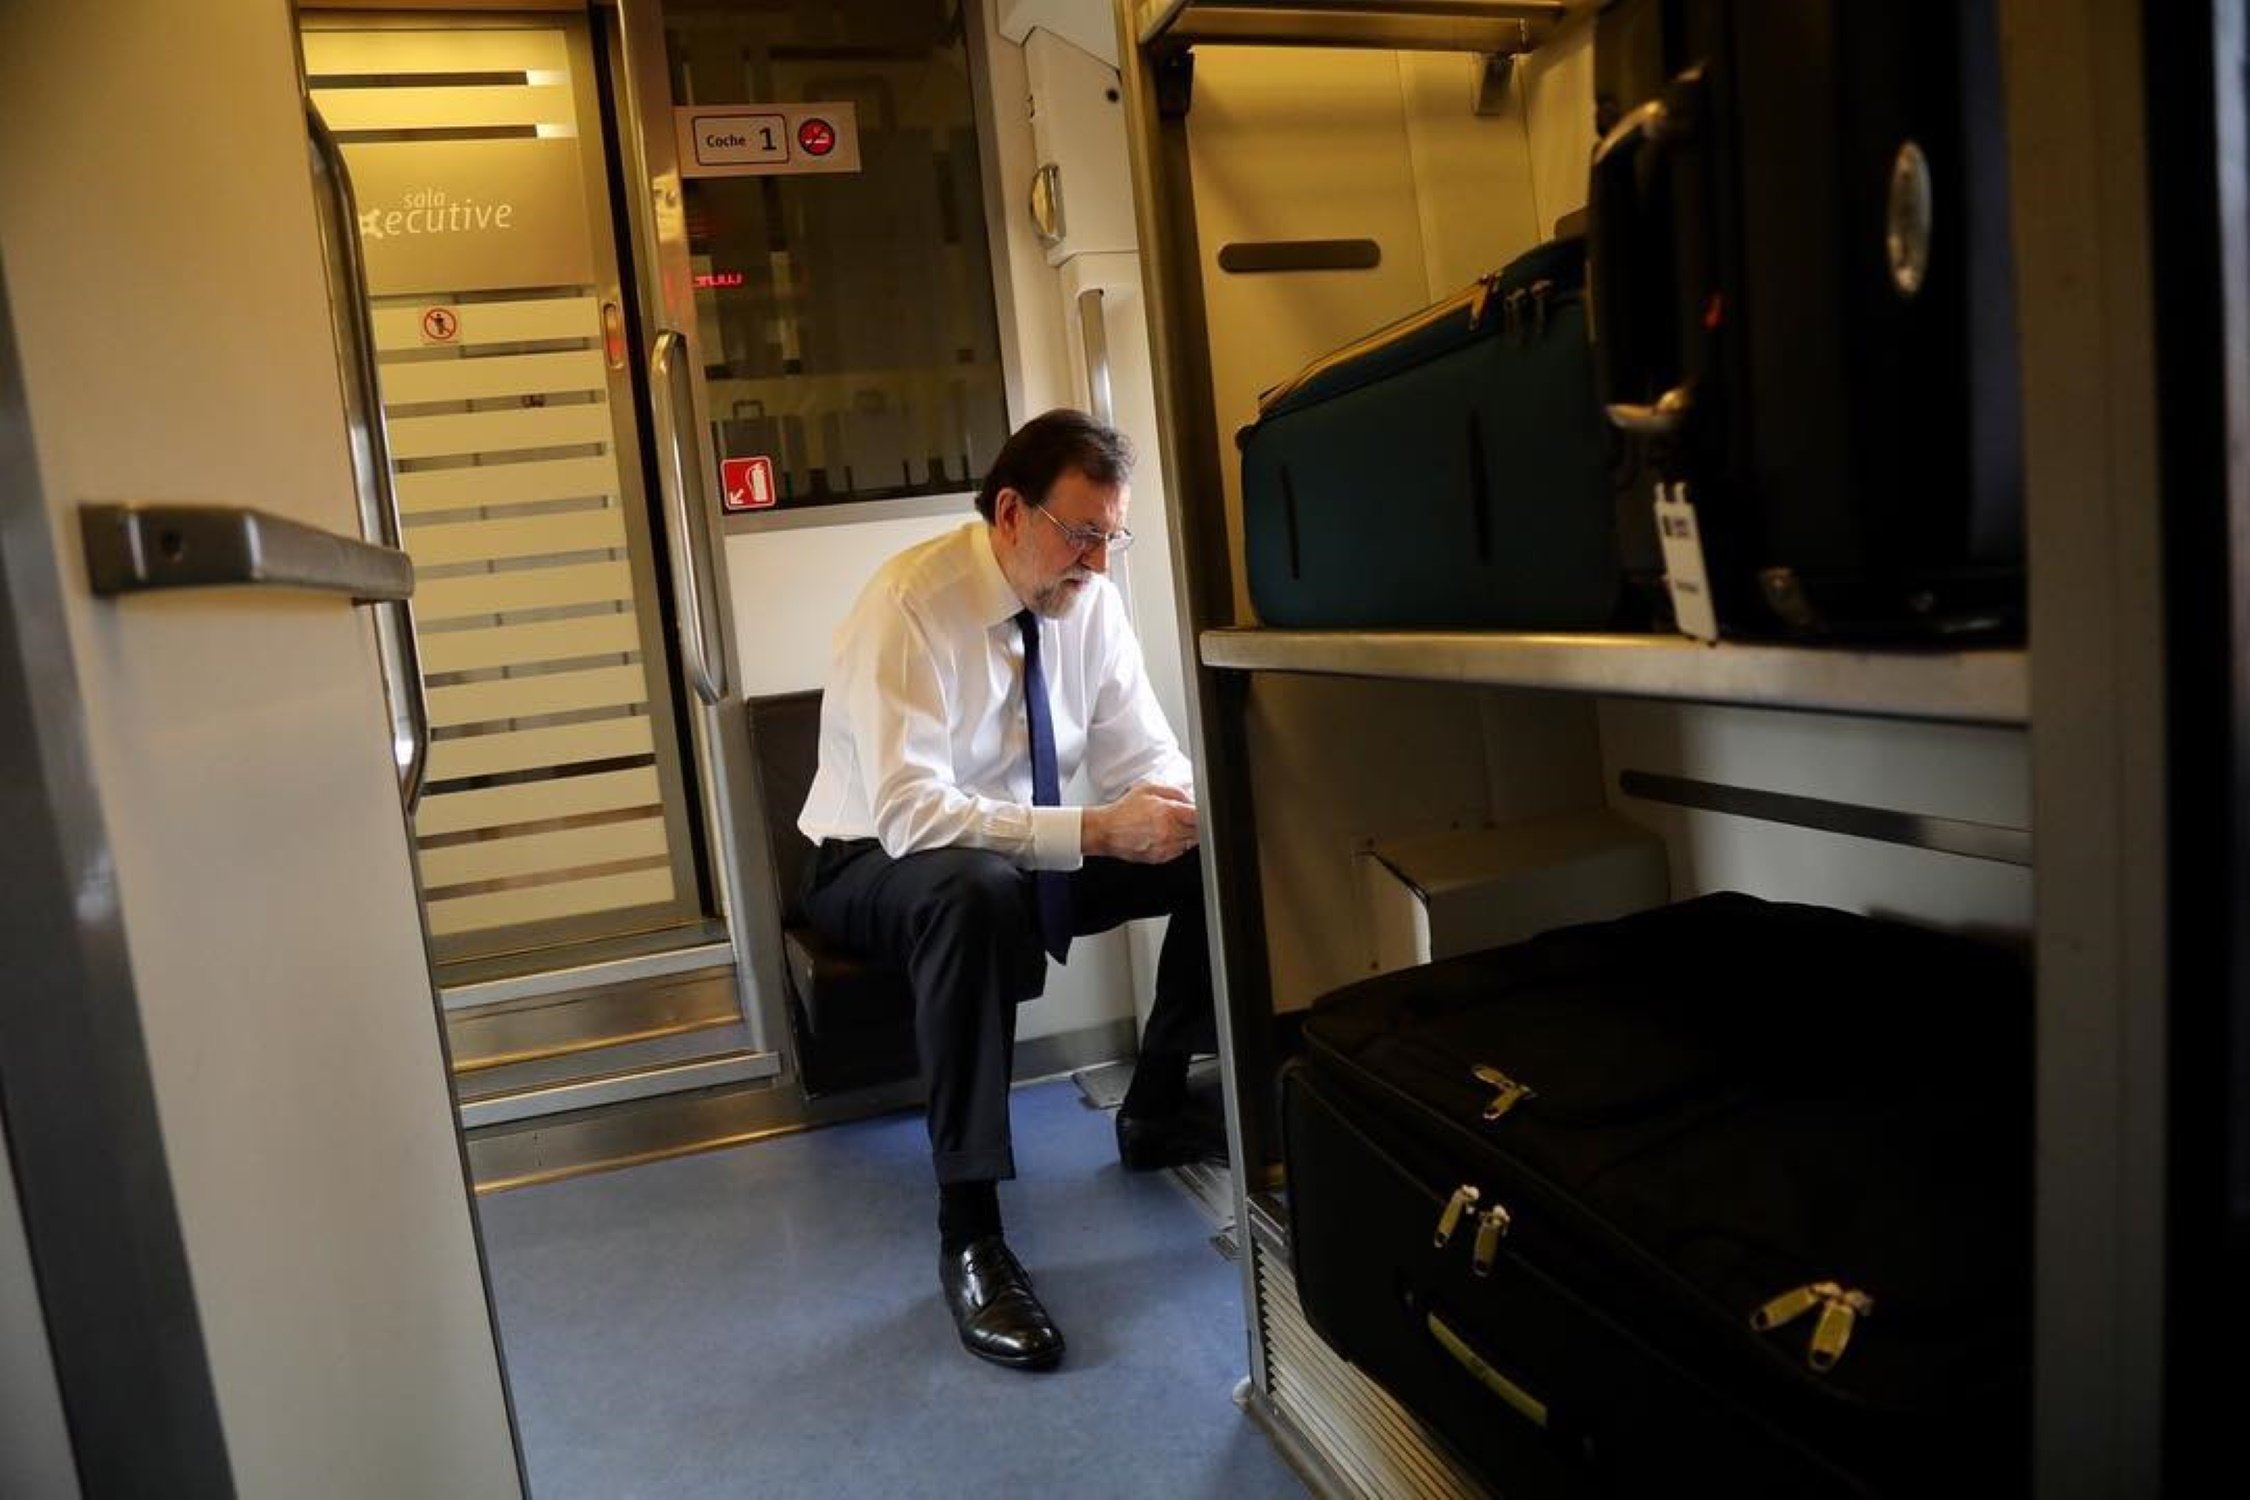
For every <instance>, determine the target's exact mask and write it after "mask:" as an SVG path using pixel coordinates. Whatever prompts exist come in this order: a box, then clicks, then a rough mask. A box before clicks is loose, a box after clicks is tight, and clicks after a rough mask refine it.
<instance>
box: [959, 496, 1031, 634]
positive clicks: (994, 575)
mask: <svg viewBox="0 0 2250 1500" xmlns="http://www.w3.org/2000/svg"><path fill="white" fill-rule="evenodd" d="M969 531H970V541H969V551H970V552H971V553H972V554H973V555H974V557H975V561H974V563H973V564H972V565H971V570H972V577H973V578H974V580H975V584H974V587H975V589H976V600H977V615H978V618H980V619H982V620H983V621H984V623H985V626H986V628H987V629H990V628H991V627H993V626H995V625H1004V624H1007V623H1008V622H1010V621H1012V620H1014V619H1015V617H1016V616H1017V615H1019V614H1021V613H1023V611H1024V610H1025V609H1026V608H1027V607H1028V606H1026V605H1025V604H1024V602H1023V601H1022V600H1021V599H1019V598H1017V597H1016V589H1015V585H1014V584H1012V583H1010V582H1008V575H1007V574H1005V573H1003V572H1001V571H1000V559H999V558H998V557H996V556H994V555H993V551H992V542H993V531H992V523H991V522H989V521H985V520H982V519H979V520H976V521H971V522H970V523H969Z"/></svg>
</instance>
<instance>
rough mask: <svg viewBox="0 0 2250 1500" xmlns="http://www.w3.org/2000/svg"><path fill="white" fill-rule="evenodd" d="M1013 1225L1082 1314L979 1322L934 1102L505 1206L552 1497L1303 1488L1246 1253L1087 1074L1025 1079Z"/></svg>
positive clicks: (534, 1454)
mask: <svg viewBox="0 0 2250 1500" xmlns="http://www.w3.org/2000/svg"><path fill="white" fill-rule="evenodd" d="M1014 1109H1015V1116H1014V1118H1015V1134H1016V1165H1017V1170H1018V1173H1019V1175H1018V1177H1017V1178H1016V1180H1015V1181H1014V1182H1012V1183H1005V1184H1003V1185H1002V1187H1001V1199H1000V1201H1001V1210H1002V1212H1003V1214H1004V1215H1005V1216H1006V1219H1007V1223H1008V1239H1009V1243H1010V1244H1011V1245H1013V1246H1014V1247H1015V1250H1016V1253H1017V1254H1018V1256H1020V1257H1021V1258H1022V1260H1023V1262H1024V1264H1025V1265H1026V1266H1027V1267H1028V1268H1029V1269H1030V1271H1031V1274H1032V1277H1033V1279H1034V1280H1035V1281H1036V1282H1037V1283H1038V1287H1039V1293H1040V1296H1041V1298H1042V1299H1043V1300H1044V1301H1045V1302H1046V1304H1047V1307H1048V1310H1049V1311H1050V1312H1052V1313H1053V1314H1054V1317H1055V1320H1056V1321H1057V1322H1058V1323H1059V1324H1060V1325H1061V1326H1062V1329H1063V1332H1064V1335H1065V1337H1066V1338H1067V1339H1068V1340H1069V1345H1070V1348H1069V1353H1068V1355H1067V1356H1066V1358H1065V1359H1064V1362H1063V1365H1062V1367H1061V1368H1060V1369H1059V1370H1056V1371H1053V1372H1051V1373H1048V1374H1024V1373H1021V1372H1018V1371H1012V1370H1003V1369H1000V1368H997V1367H995V1366H991V1365H987V1364H984V1363H982V1362H980V1361H978V1360H975V1359H972V1358H971V1357H970V1356H969V1355H968V1354H967V1353H965V1352H964V1351H963V1350H962V1349H961V1347H960V1345H959V1344H958V1343H957V1342H955V1339H954V1334H953V1325H952V1321H951V1319H950V1318H948V1317H947V1315H946V1312H945V1306H944V1303H943V1301H942V1300H941V1298H940V1296H939V1293H938V1285H937V1231H936V1209H935V1203H936V1194H935V1189H934V1188H933V1187H932V1186H931V1179H930V1169H929V1153H928V1146H927V1144H926V1140H925V1137H924V1135H923V1131H922V1123H921V1120H920V1119H919V1117H917V1116H912V1115H901V1116H891V1117H889V1118H885V1119H880V1120H871V1121H864V1122H861V1123H858V1124H853V1125H845V1126H838V1127H833V1128H830V1129H827V1130H820V1131H813V1132H810V1133H807V1134H804V1135H796V1136H789V1137H785V1138H782V1139H778V1140H773V1141H766V1142H760V1143H757V1144H754V1145H749V1146H743V1147H737V1148H734V1149H731V1150H726V1151H717V1152H711V1153H708V1154H706V1155H702V1156H693V1157H686V1158H683V1159H680V1160H677V1161H668V1162H659V1163H655V1164H653V1165H649V1166H644V1167H638V1168H634V1169H632V1170H629V1171H622V1172H611V1173H605V1174H601V1175H597V1176H591V1177H582V1178H576V1179H573V1180H570V1181H566V1182H559V1183H553V1184H549V1185H547V1186H544V1187H533V1188H521V1189H517V1190H515V1191H513V1192H507V1193H501V1194H498V1195H496V1196H493V1197H489V1198H486V1199H484V1200H483V1201H482V1203H481V1205H480V1212H481V1214H482V1217H483V1221H484V1230H485V1243H486V1249H487V1251H488V1253H489V1255H490V1257H491V1264H492V1281H493V1292H494V1296H495V1298H496V1299H497V1301H498V1304H499V1311H500V1327H501V1335H502V1341H503V1343H504V1345H505V1347H506V1352H507V1362H508V1374H509V1380H510V1384H511V1386H512V1388H513V1391H514V1395H515V1403H516V1414H517V1417H518V1420H519V1421H520V1423H521V1426H522V1431H523V1445H524V1457H525V1462H526V1464H527V1466H528V1468H529V1470H530V1475H531V1487H532V1494H533V1496H534V1497H535V1500H573V1497H585V1500H669V1497H695V1500H705V1497H724V1496H751V1495H755V1496H819V1497H831V1496H833V1497H851V1496H869V1497H874V1496H884V1497H895V1496H901V1495H907V1496H917V1495H979V1496H986V1495H998V1496H1015V1495H1062V1496H1071V1497H1080V1496H1084V1497H1104V1496H1117V1497H1155V1496H1163V1497H1175V1496H1213V1497H1217V1496H1227V1497H1238V1496H1242V1497H1249V1496H1265V1495H1281V1496H1301V1495H1303V1494H1304V1493H1305V1491H1304V1488H1303V1486H1302V1485H1301V1484H1300V1483H1299V1482H1298V1481H1297V1479H1296V1478H1295V1476H1294V1475H1293V1474H1292V1473H1291V1472H1290V1471H1289V1469H1288V1467H1287V1465H1286V1464H1284V1463H1283V1462H1282V1461H1281V1459H1280V1457H1279V1456H1278V1455H1277V1454H1276V1453H1275V1452H1274V1451H1273V1449H1272V1447H1271V1445H1270V1444H1269V1443H1268V1442H1267V1441H1266V1439H1265V1437H1264V1435H1263V1434H1262V1433H1260V1432H1259V1430H1258V1429H1257V1428H1256V1427H1255V1426H1254V1425H1253V1424H1252V1423H1251V1422H1250V1420H1249V1419H1248V1418H1247V1417H1245V1416H1244V1415H1243V1414H1242V1413H1241V1412H1240V1411H1239V1410H1237V1409H1236V1407H1235V1405H1234V1403H1233V1401H1232V1400H1231V1399H1230V1393H1231V1391H1232V1389H1233V1387H1234V1384H1235V1382H1236V1380H1238V1379H1239V1378H1240V1377H1241V1375H1242V1373H1243V1371H1244V1368H1245V1363H1246V1357H1247V1356H1246V1353H1245V1349H1244V1343H1243V1320H1242V1303H1241V1279H1240V1272H1239V1270H1238V1268H1237V1267H1236V1266H1235V1265H1234V1264H1233V1263H1232V1262H1230V1261H1228V1260H1226V1259H1224V1258H1223V1257H1221V1256H1220V1255H1219V1254H1218V1253H1217V1252H1216V1251H1214V1250H1213V1249H1212V1247H1211V1243H1210V1235H1211V1226H1210V1224H1209V1222H1208V1221H1207V1220H1206V1219H1205V1218H1204V1216H1203V1213H1202V1211H1201V1210H1200V1209H1198V1208H1197V1207H1196V1205H1195V1204H1194V1203H1193V1202H1192V1201H1191V1200H1190V1199H1189V1197H1188V1196H1187V1195H1186V1194H1185V1193H1184V1192H1183V1191H1182V1190H1181V1189H1180V1188H1179V1187H1178V1186H1176V1185H1175V1184H1174V1183H1172V1182H1171V1181H1170V1180H1169V1178H1168V1177H1166V1176H1165V1175H1163V1174H1154V1175H1149V1176H1143V1175H1138V1174H1134V1175H1128V1174H1126V1173H1124V1172H1122V1171H1120V1170H1119V1168H1118V1166H1117V1159H1116V1148H1115V1145H1114V1143H1113V1141H1112V1137H1111V1134H1110V1128H1111V1127H1110V1116H1109V1115H1108V1114H1106V1113H1103V1112H1101V1111H1098V1110H1094V1109H1089V1108H1087V1107H1086V1106H1085V1105H1084V1104H1083V1103H1082V1102H1081V1099H1080V1095H1079V1092H1078V1090H1077V1089H1076V1088H1075V1087H1074V1086H1073V1085H1072V1084H1071V1083H1070V1082H1069V1081H1068V1080H1056V1081H1053V1082H1049V1083H1042V1084H1035V1085H1032V1086H1030V1087H1027V1088H1023V1089H1019V1090H1017V1091H1016V1094H1015V1103H1014Z"/></svg>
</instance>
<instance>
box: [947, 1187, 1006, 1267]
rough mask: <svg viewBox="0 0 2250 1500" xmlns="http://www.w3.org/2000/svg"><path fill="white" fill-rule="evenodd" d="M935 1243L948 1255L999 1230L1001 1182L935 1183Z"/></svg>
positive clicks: (964, 1248)
mask: <svg viewBox="0 0 2250 1500" xmlns="http://www.w3.org/2000/svg"><path fill="white" fill-rule="evenodd" d="M937 1227H938V1243H939V1246H940V1248H942V1249H943V1250H944V1252H945V1253H946V1254H947V1255H952V1254H955V1253H957V1252H959V1251H962V1250H966V1249H967V1248H968V1246H969V1242H970V1241H971V1240H976V1239H982V1238H983V1237H984V1236H986V1235H988V1234H998V1233H999V1232H1000V1184H999V1183H997V1182H942V1183H939V1184H938V1201H937Z"/></svg>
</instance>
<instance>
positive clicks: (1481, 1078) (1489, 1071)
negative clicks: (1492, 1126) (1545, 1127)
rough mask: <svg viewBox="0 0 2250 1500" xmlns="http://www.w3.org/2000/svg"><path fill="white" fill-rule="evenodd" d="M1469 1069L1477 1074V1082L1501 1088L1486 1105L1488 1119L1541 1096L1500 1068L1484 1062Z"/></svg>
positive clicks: (1496, 1117) (1495, 1118) (1485, 1110)
mask: <svg viewBox="0 0 2250 1500" xmlns="http://www.w3.org/2000/svg"><path fill="white" fill-rule="evenodd" d="M1469 1071H1470V1072H1472V1073H1474V1074H1475V1075H1476V1077H1477V1082H1479V1083H1482V1084H1485V1085H1487V1086H1488V1087H1491V1088H1494V1089H1497V1090H1499V1093H1498V1095H1497V1096H1496V1097H1495V1098H1494V1099H1493V1101H1492V1102H1491V1103H1490V1104H1487V1105H1486V1106H1485V1107H1484V1117H1485V1118H1486V1119H1487V1120H1497V1119H1499V1118H1500V1117H1501V1116H1502V1115H1504V1114H1506V1113H1507V1112H1508V1111H1509V1110H1511V1109H1514V1108H1515V1107H1516V1106H1517V1105H1519V1104H1521V1103H1523V1101H1524V1100H1526V1099H1536V1098H1538V1097H1539V1094H1538V1091H1537V1090H1535V1089H1531V1088H1527V1087H1525V1086H1524V1085H1523V1084H1520V1083H1518V1082H1516V1081H1515V1080H1514V1079H1513V1078H1510V1077H1509V1076H1508V1075H1507V1074H1505V1073H1503V1072H1501V1071H1500V1070H1499V1069H1498V1068H1490V1067H1486V1066H1485V1065H1484V1064H1483V1063H1478V1064H1477V1065H1476V1066H1475V1067H1473V1068H1471V1069H1470V1070H1469Z"/></svg>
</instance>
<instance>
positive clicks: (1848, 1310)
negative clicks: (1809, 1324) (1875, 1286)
mask: <svg viewBox="0 0 2250 1500" xmlns="http://www.w3.org/2000/svg"><path fill="white" fill-rule="evenodd" d="M1874 1311H1875V1299H1874V1298H1873V1297H1870V1296H1868V1295H1867V1294H1866V1293H1865V1292H1855V1291H1852V1290H1850V1289H1848V1288H1847V1289H1844V1290H1841V1291H1839V1292H1838V1293H1837V1294H1836V1295H1835V1296H1833V1297H1831V1298H1829V1299H1828V1302H1827V1304H1826V1305H1825V1306H1823V1307H1822V1308H1821V1310H1820V1321H1819V1322H1817V1323H1815V1324H1813V1331H1812V1351H1811V1352H1810V1353H1809V1354H1808V1355H1806V1358H1807V1359H1808V1360H1809V1361H1810V1362H1811V1364H1812V1367H1813V1368H1814V1369H1816V1370H1818V1371H1819V1372H1820V1373H1821V1374H1823V1375H1825V1374H1827V1373H1828V1372H1829V1371H1830V1370H1833V1369H1835V1368H1836V1361H1838V1360H1840V1359H1842V1358H1843V1357H1844V1346H1845V1345H1846V1344H1848V1343H1850V1342H1851V1340H1852V1329H1853V1328H1854V1327H1855V1326H1856V1325H1857V1324H1858V1322H1859V1320H1860V1319H1861V1318H1864V1317H1866V1316H1867V1315H1868V1314H1870V1313H1872V1312H1874Z"/></svg>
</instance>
